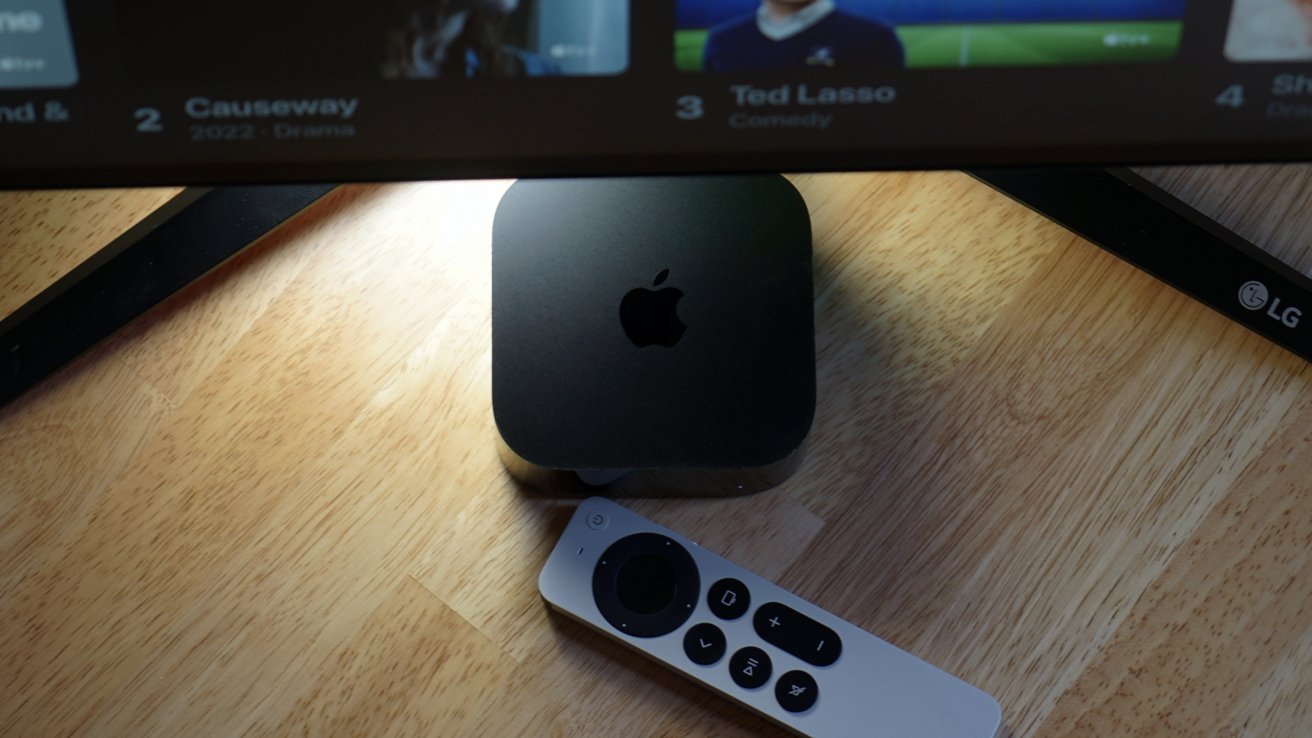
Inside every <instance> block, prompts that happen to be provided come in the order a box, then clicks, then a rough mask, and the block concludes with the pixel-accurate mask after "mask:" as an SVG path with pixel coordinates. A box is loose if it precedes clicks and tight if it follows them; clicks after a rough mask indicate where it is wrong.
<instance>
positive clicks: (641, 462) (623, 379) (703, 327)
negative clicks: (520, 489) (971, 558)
mask: <svg viewBox="0 0 1312 738" xmlns="http://www.w3.org/2000/svg"><path fill="white" fill-rule="evenodd" d="M492 405H493V412H494V414H495V416H496V424H497V428H498V430H499V431H500V436H501V441H502V443H501V452H502V458H503V459H504V460H505V462H506V465H507V467H508V468H509V469H510V471H511V473H512V474H513V475H514V476H516V477H517V478H518V479H520V480H521V481H523V482H525V483H527V484H529V485H531V486H534V487H536V488H538V489H541V490H543V491H547V492H551V493H563V494H596V493H597V491H598V488H599V487H604V488H605V491H607V492H610V493H613V494H618V495H731V494H742V493H747V492H755V491H759V490H763V489H766V488H769V487H772V486H775V485H776V484H778V483H779V482H781V481H783V480H784V479H786V478H787V477H788V475H789V474H791V473H792V471H793V470H794V469H795V468H796V466H797V464H798V462H799V461H800V459H801V453H802V448H803V445H804V442H805V440H806V437H807V434H808V432H809V431H810V428H811V420H812V417H813V416H814V414H815V327H814V310H813V303H812V286H811V222H810V218H809V217H808V215H807V209H806V204H805V203H804V202H803V201H802V198H801V196H800V195H799V194H798V193H797V190H795V189H794V188H793V186H792V185H791V184H790V183H789V182H788V181H787V180H786V179H784V178H783V177H780V176H778V175H752V176H704V177H641V178H618V179H572V180H524V181H520V182H517V183H516V184H514V185H513V186H511V188H510V189H509V190H508V191H507V192H506V194H505V197H504V198H503V199H502V200H501V204H500V206H499V207H498V208H497V213H496V219H495V222H494V225H493V231H492Z"/></svg>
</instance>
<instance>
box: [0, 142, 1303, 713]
mask: <svg viewBox="0 0 1312 738" xmlns="http://www.w3.org/2000/svg"><path fill="white" fill-rule="evenodd" d="M1205 174H1206V173H1204V175H1205ZM1204 175H1196V174H1194V173H1190V172H1185V173H1179V174H1172V173H1164V174H1162V176H1163V177H1165V178H1166V179H1167V180H1169V179H1170V178H1171V177H1178V178H1179V182H1182V183H1183V182H1192V181H1195V180H1194V178H1195V177H1202V179H1207V177H1206V176H1204ZM1229 176H1231V173H1227V175H1226V177H1229ZM1240 179H1241V180H1242V182H1243V184H1242V185H1240V186H1232V185H1231V184H1225V185H1216V186H1212V185H1207V186H1206V187H1204V190H1205V191H1207V192H1211V193H1213V194H1212V195H1209V197H1212V196H1215V194H1216V193H1220V192H1223V191H1226V192H1229V193H1230V194H1227V195H1226V199H1225V201H1224V203H1223V204H1221V205H1218V206H1217V207H1220V208H1221V209H1222V211H1224V212H1226V213H1229V215H1228V216H1227V217H1230V218H1232V219H1234V220H1233V222H1235V223H1236V224H1238V226H1239V227H1243V228H1249V227H1252V228H1254V230H1252V231H1251V232H1249V233H1247V234H1246V235H1248V236H1249V237H1250V238H1254V239H1256V240H1259V241H1263V239H1264V238H1266V235H1264V234H1267V235H1269V234H1276V235H1277V236H1281V237H1283V238H1285V241H1282V242H1281V243H1283V244H1285V245H1288V244H1290V243H1294V242H1297V241H1298V240H1299V238H1294V237H1290V234H1299V233H1303V232H1304V229H1306V228H1308V227H1309V223H1310V222H1312V215H1309V214H1306V213H1304V212H1303V211H1302V210H1301V209H1289V208H1286V209H1284V210H1282V209H1280V207H1279V206H1273V205H1271V203H1272V202H1273V201H1280V202H1283V201H1284V200H1281V198H1285V197H1286V196H1287V195H1288V193H1291V192H1299V191H1301V190H1300V189H1299V188H1300V187H1306V186H1308V183H1309V182H1312V171H1310V170H1309V169H1307V168H1304V167H1300V168H1296V169H1290V170H1271V169H1251V170H1243V172H1242V176H1241V177H1240ZM1163 181H1165V180H1163ZM1200 181H1201V180H1200ZM1220 181H1223V182H1233V181H1236V180H1231V179H1228V178H1225V177H1223V178H1222V179H1221V180H1220ZM795 182H796V183H797V185H798V187H799V189H800V190H801V191H802V192H803V194H804V195H805V197H806V199H807V202H808V204H809V206H810V209H811V211H812V215H813V218H814V221H815V233H816V266H817V330H818V337H819V340H818V350H819V353H818V367H817V368H818V373H819V377H820V388H819V391H820V406H819V408H818V410H817V419H816V425H815V428H814V431H813V437H812V442H811V447H810V449H809V453H808V457H807V460H806V463H805V464H804V466H803V469H802V470H801V471H800V472H799V474H798V475H797V476H796V477H794V478H793V479H791V480H789V481H788V482H787V483H786V484H785V485H783V486H782V487H780V488H778V489H776V490H772V491H770V492H767V493H763V494H761V495H756V496H753V497H747V498H741V499H728V500H687V499H665V500H639V501H630V502H629V503H628V504H631V505H632V506H633V507H634V508H635V509H637V510H639V511H640V512H642V513H643V514H646V515H648V516H650V517H652V518H653V519H655V520H657V521H659V522H662V523H664V524H667V525H670V526H671V527H674V528H676V529H678V530H680V531H682V532H684V533H685V534H687V535H688V536H690V537H691V538H693V539H695V540H698V541H700V542H701V543H702V544H703V545H705V546H707V547H708V548H710V549H712V550H716V551H720V552H723V553H726V554H727V555H729V556H730V557H731V558H734V559H735V560H738V561H740V562H741V563H743V564H744V565H747V566H748V567H750V568H753V569H755V570H757V571H760V572H761V573H763V574H765V575H767V576H771V577H777V578H779V579H780V580H781V581H782V582H783V583H784V584H785V585H787V586H791V587H793V588H795V589H797V590H798V591H799V592H800V593H801V594H803V595H804V596H807V597H809V598H811V599H813V600H814V601H815V602H817V604H819V605H821V606H823V607H826V608H828V609H831V610H833V611H836V612H838V613H839V614H841V615H843V616H845V617H848V618H849V619H851V620H853V621H854V622H856V623H858V624H860V625H862V626H864V627H867V628H869V629H870V630H872V631H874V632H876V633H877V634H879V635H881V636H883V637H885V638H887V639H889V640H891V641H893V642H894V643H896V644H898V645H900V646H902V647H904V648H907V649H909V650H911V651H913V652H915V653H917V654H919V655H920V656H922V657H924V658H927V659H929V660H930V661H932V662H934V663H937V664H939V665H941V666H943V667H945V668H947V669H948V670H949V671H952V672H953V673H956V674H958V675H960V676H962V677H963V678H966V679H968V680H970V681H972V682H975V683H978V684H980V685H981V686H984V687H985V688H987V689H989V690H991V691H992V692H994V693H995V694H997V695H998V696H999V698H1000V699H1001V701H1002V704H1003V708H1004V717H1005V727H1006V731H1005V734H1006V735H1012V736H1049V735H1055V736H1076V735H1144V736H1149V735H1163V736H1167V735H1171V736H1173V735H1200V736H1202V735H1208V736H1211V735H1218V734H1222V735H1242V736H1283V735H1303V734H1305V733H1307V732H1308V731H1309V730H1310V729H1312V717H1310V713H1309V701H1308V700H1307V698H1306V696H1305V695H1306V694H1308V693H1309V692H1310V691H1312V670H1310V669H1309V663H1312V662H1310V659H1312V646H1309V644H1312V635H1310V634H1312V616H1309V615H1308V613H1310V612H1312V589H1310V588H1309V585H1307V584H1306V582H1304V581H1303V580H1304V579H1306V576H1305V575H1306V572H1307V570H1308V566H1309V563H1310V560H1309V558H1308V557H1309V554H1308V553H1307V551H1309V550H1310V548H1312V547H1309V545H1308V544H1309V543H1310V542H1312V528H1309V526H1312V522H1310V521H1312V517H1309V516H1308V515H1307V514H1306V508H1307V503H1308V500H1307V499H1305V498H1307V496H1308V495H1309V494H1312V481H1309V480H1312V467H1309V463H1312V462H1309V459H1312V454H1309V451H1310V450H1312V436H1310V435H1309V434H1308V432H1307V428H1309V427H1312V386H1310V381H1312V377H1310V376H1309V370H1308V369H1307V366H1306V365H1305V363H1304V362H1302V361H1301V360H1298V359H1296V358H1294V357H1293V356H1291V355H1290V354H1288V353H1286V352H1284V351H1283V350H1281V349H1278V348H1275V347H1273V346H1272V345H1271V344H1269V343H1267V342H1266V341H1265V340H1263V339H1261V338H1259V337H1257V336H1254V335H1252V334H1250V333H1248V332H1247V331H1245V330H1243V329H1242V328H1239V327H1237V326H1235V325H1233V324H1231V323H1229V322H1228V321H1227V320H1226V319H1224V318H1222V317H1220V316H1218V315H1216V314H1214V313H1212V312H1211V311H1209V310H1207V309H1206V308H1203V307H1202V306H1200V305H1198V304H1196V303H1194V302H1192V301H1191V300H1189V299H1188V298H1185V297H1183V296H1181V295H1179V294H1178V293H1175V292H1174V291H1173V290H1171V289H1169V288H1167V287H1165V286H1163V285H1161V284H1160V283H1158V282H1156V281H1155V280H1153V279H1152V278H1150V277H1147V276H1145V275H1143V274H1141V273H1139V272H1137V271H1136V270H1134V269H1133V268H1131V267H1129V266H1127V265H1125V264H1123V263H1121V262H1119V261H1117V260H1116V259H1114V258H1112V257H1110V256H1109V255H1107V254H1105V253H1103V252H1101V251H1100V250H1098V249H1095V248H1093V247H1092V246H1090V245H1089V244H1086V243H1083V242H1081V241H1079V240H1078V239H1075V238H1074V237H1072V236H1070V235H1069V234H1068V233H1066V232H1065V231H1063V230H1061V229H1060V228H1057V227H1056V226H1054V225H1052V224H1051V223H1048V222H1046V221H1045V220H1043V219H1042V218H1040V217H1038V216H1036V215H1034V214H1033V213H1030V212H1029V211H1027V210H1025V209H1024V208H1021V207H1020V206H1017V205H1015V204H1014V203H1011V202H1010V201H1008V200H1006V199H1005V198H1003V197H1001V196H999V195H997V194H996V193H994V192H993V191H991V190H990V189H988V188H986V187H984V186H982V185H979V184H977V183H975V182H974V181H972V180H970V179H969V178H967V177H965V176H964V175H960V174H951V173H944V174H878V175H868V174H861V175H855V174H854V175H832V176H830V175H826V176H805V177H797V178H795ZM506 184H507V183H505V182H478V183H435V184H410V185H389V186H353V187H348V188H344V189H343V190H342V191H340V192H338V193H336V194H334V195H333V196H331V197H330V198H329V199H328V200H326V201H325V202H323V203H320V204H319V205H318V206H316V207H315V208H312V209H311V210H310V211H309V212H307V213H306V214H305V215H304V216H303V217H302V218H301V219H299V220H298V221H297V222H296V223H294V224H292V225H291V227H289V228H287V229H286V230H284V231H282V232H280V233H279V234H277V235H275V236H274V237H273V238H271V239H268V240H266V241H265V242H263V243H261V244H260V245H258V246H256V247H254V248H253V249H252V250H250V251H249V252H248V253H247V254H245V255H244V256H242V257H241V258H239V259H237V260H236V261H234V262H233V263H231V264H229V265H227V266H226V267H224V268H222V269H220V270H219V271H218V272H217V273H216V274H214V275H211V276H210V277H207V278H205V279H203V280H201V281H199V282H198V283H196V284H194V285H192V286H191V287H189V288H188V289H186V290H184V291H183V292H182V293H180V294H179V295H177V296H175V297H174V298H173V299H172V300H170V301H169V302H168V303H166V304H165V305H163V306H161V309H159V310H157V311H155V312H154V313H152V314H150V315H148V316H146V317H145V318H144V319H143V320H141V321H138V322H137V323H136V324H134V325H133V326H131V327H129V328H128V329H127V330H125V331H122V332H121V333H120V334H119V335H117V336H115V337H114V338H113V339H111V341H109V342H107V343H106V344H105V345H103V346H102V347H100V348H98V349H96V350H94V351H93V352H91V353H90V354H88V355H87V356H86V357H84V358H83V359H81V360H79V361H77V362H75V363H74V364H73V365H71V366H69V367H67V368H65V369H64V370H62V371H61V372H59V373H57V374H56V376H54V377H52V378H51V379H50V380H48V381H47V382H45V383H43V384H42V385H40V386H39V387H37V388H36V389H35V390H33V391H32V392H31V393H29V394H28V395H26V396H25V397H24V398H22V399H20V400H19V401H18V402H16V403H14V404H12V405H10V406H9V407H7V408H4V409H2V410H0V469H2V470H3V473H0V557H2V558H0V561H2V562H3V564H4V566H3V567H2V568H0V635H2V636H3V637H2V638H0V685H3V687H4V688H3V690H0V731H3V732H4V733H5V734H12V735H41V736H46V735H80V734H94V735H134V736H135V735H178V734H204V735H235V734H280V735H282V734H305V735H325V734H359V735H376V734H386V735H435V734H437V735H452V736H489V735H496V736H502V735H505V736H511V735H526V736H527V735H531V736H544V735H550V736H585V735H597V736H612V735H661V736H666V735H670V736H672V735H679V736H683V735H712V736H748V735H779V734H780V733H779V732H778V731H777V730H775V729H774V728H771V727H769V726H767V725H765V724H764V723H763V722H762V721H760V720H759V719H758V718H755V717H753V716H751V715H749V714H747V713H746V712H745V711H743V710H741V709H738V708H736V707H735V706H733V705H731V704H729V703H728V702H726V701H724V700H721V699H719V698H716V697H714V696H712V695H709V694H707V693H706V692H705V691H704V690H701V689H699V688H697V687H696V686H695V685H692V684H691V683H689V682H687V681H686V680H683V679H682V678H681V677H679V676H678V675H676V674H674V673H672V672H668V671H666V670H664V669H662V668H660V667H658V666H656V665H654V664H651V663H650V662H647V661H646V660H644V659H642V658H640V657H639V656H637V655H635V654H633V653H631V652H629V651H627V650H625V649H623V648H621V647H619V646H617V645H615V644H613V643H611V642H608V641H606V640H605V639H603V638H600V637H598V636H596V635H595V634H593V633H592V632H591V631H589V630H587V629H585V628H583V627H582V626H579V625H577V624H575V623H572V622H570V621H568V620H567V619H565V618H563V617H561V616H559V615H557V614H553V613H551V612H550V611H549V610H548V609H547V608H546V607H545V606H544V604H543V603H542V601H541V600H540V598H539V597H538V596H537V593H536V588H535V579H536V576H537V572H538V569H539V568H540V566H541V563H542V561H543V560H544V559H545V556H546V554H547V552H548V551H549V550H550V548H551V546H552V545H553V544H554V542H555V538H556V536H557V535H558V534H559V531H560V530H561V528H562V527H563V525H564V521H565V520H566V519H567V517H568V515H569V512H570V510H571V508H572V505H573V501H570V500H557V499H551V498H548V497H545V496H542V495H540V494H538V493H535V492H532V491H531V490H526V489H523V488H521V487H518V486H517V485H515V484H514V483H513V482H512V481H511V480H510V479H509V477H508V476H507V475H506V473H505V472H504V470H503V469H502V467H501V465H500V462H499V461H498V459H497V456H496V451H495V445H494V443H493V440H494V438H495V425H494V423H493V422H492V418H491V413H490V354H489V341H490V331H489V297H490V285H489V282H488V279H489V273H490V259H489V249H488V245H489V233H490V223H491V217H492V213H493V210H494V208H495V205H496V202H497V199H498V198H499V196H500V194H501V193H502V192H503V191H504V189H505V187H506ZM1172 186H1175V185H1172ZM1180 186H1181V187H1183V186H1184V185H1183V184H1181V185H1180ZM1208 188H1211V189H1208ZM166 194H167V193H163V192H160V191H144V192H108V191H106V192H101V193H40V194H38V195H18V194H10V195H5V196H4V199H3V200H0V202H3V204H4V209H3V211H2V212H0V218H3V219H5V220H3V222H4V223H7V224H8V223H15V224H20V225H19V226H12V225H11V226H9V230H8V231H3V230H0V235H2V234H6V233H7V234H9V235H5V236H3V238H4V239H5V241H4V243H3V244H0V246H2V247H0V254H3V260H0V284H5V285H12V286H14V289H15V290H16V291H15V292H13V293H12V294H14V295H21V294H26V295H30V294H35V292H36V291H39V289H41V287H42V286H43V285H44V284H47V283H48V282H49V281H51V280H53V279H55V278H57V277H58V275H59V274H60V273H61V270H66V269H67V268H70V267H71V265H72V263H75V261H76V260H77V258H80V257H79V256H76V255H77V254H83V253H86V252H87V249H89V248H91V247H90V246H89V245H88V244H89V243H92V242H95V243H97V244H103V243H104V242H107V241H108V240H109V239H110V238H112V237H113V236H114V235H115V233H116V232H118V231H120V230H121V229H122V228H126V227H127V226H128V224H129V223H131V222H132V219H133V217H132V215H133V214H135V215H136V216H139V215H140V214H141V213H143V212H145V211H147V210H148V209H149V208H150V207H153V204H154V203H157V202H159V201H160V200H161V198H162V197H164V196H165V195H166ZM1254 212H1256V213H1261V214H1262V215H1261V217H1255V216H1253V215H1251V213H1254ZM65 213H66V214H65ZM57 214H58V217H56V215H57ZM61 218H67V219H72V220H71V221H70V222H72V221H77V222H80V223H82V225H79V226H77V227H76V228H73V227H71V226H70V227H65V228H63V230H60V228H61V226H58V225H51V224H53V223H55V222H56V221H59V220H60V219H61ZM78 219H82V220H80V221H79V220H78ZM1268 220H1270V221H1272V222H1273V224H1272V225H1266V222H1267V221H1268ZM25 222H27V223H34V224H38V225H36V226H34V231H33V232H36V231H40V232H41V233H43V234H45V236H43V237H42V238H37V239H33V238H29V237H26V236H25V237H24V239H23V240H18V239H16V238H15V236H14V233H16V232H17V231H15V230H14V228H15V227H17V228H18V229H19V231H22V226H21V224H22V223H25ZM1245 224H1247V225H1245ZM1258 226H1262V227H1263V228H1266V230H1260V229H1258ZM23 232H24V233H25V232H26V231H23ZM88 233H93V234H94V237H92V238H90V240H88ZM43 239H45V240H43ZM1271 243H1273V244H1275V245H1274V246H1273V247H1274V248H1283V246H1281V243H1276V242H1275V241H1272V242H1271ZM79 249H81V250H79ZM1288 253H1294V252H1292V251H1291V252H1288ZM1294 258H1301V257H1294ZM33 265H36V266H33ZM9 294H10V292H8V291H7V292H6V296H8V295H9ZM18 302H21V300H20V299H19V298H18V297H13V298H10V302H9V303H5V304H6V305H9V307H8V309H12V307H13V305H16V304H18Z"/></svg>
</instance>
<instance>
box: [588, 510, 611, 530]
mask: <svg viewBox="0 0 1312 738" xmlns="http://www.w3.org/2000/svg"><path fill="white" fill-rule="evenodd" d="M608 525H610V518H608V517H606V513H604V512H591V513H588V527H589V528H591V529H593V530H606V526H608Z"/></svg>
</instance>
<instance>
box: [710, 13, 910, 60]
mask: <svg viewBox="0 0 1312 738" xmlns="http://www.w3.org/2000/svg"><path fill="white" fill-rule="evenodd" d="M903 66H906V51H905V49H903V47H902V41H901V40H900V39H899V38H898V37H897V34H896V33H894V32H893V29H892V28H890V27H889V26H886V25H884V24H883V23H880V22H878V21H875V20H871V19H869V18H864V17H862V16H858V15H855V14H853V13H847V12H844V11H842V10H839V9H838V8H837V7H836V6H835V5H834V0H762V2H761V7H760V8H758V9H757V11H756V13H755V14H754V15H750V16H747V17H745V18H737V19H734V20H730V21H727V22H725V23H721V24H720V25H717V26H715V27H714V28H712V29H711V31H710V34H709V35H708V36H707V38H706V47H705V49H704V51H703V53H702V69H703V70H704V71H707V72H767V71H796V70H800V69H812V68H833V69H887V68H900V67H903Z"/></svg>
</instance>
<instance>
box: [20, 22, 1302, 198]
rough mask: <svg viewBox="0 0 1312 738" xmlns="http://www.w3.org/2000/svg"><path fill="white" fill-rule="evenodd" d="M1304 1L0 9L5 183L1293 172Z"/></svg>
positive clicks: (1298, 153) (1297, 155) (1298, 143)
mask: <svg viewBox="0 0 1312 738" xmlns="http://www.w3.org/2000/svg"><path fill="white" fill-rule="evenodd" d="M1309 122H1312V2H1309V0H1235V1H1234V2H1233V3H1224V2H1202V1H1201V0H643V1H642V2H636V1H634V2H630V0H376V1H375V2H371V3H358V2H351V1H348V0H319V1H318V2H314V3H305V2H269V1H268V0H263V1H261V2H257V1H256V0H230V1H229V2H224V3H179V2H166V1H165V0H131V1H129V0H0V186H4V187H24V186H36V185H120V184H154V183H170V184H177V183H184V184H185V183H221V182H257V181H310V180H316V181H332V180H365V179H401V178H441V177H467V176H526V175H544V176H545V175H577V174H624V173H653V172H707V171H745V170H752V171H778V170H834V169H879V168H948V167H951V168H960V167H975V166H987V165H1010V164H1077V163H1080V164H1083V163H1089V164H1110V163H1168V162H1200V161H1264V160H1283V161H1288V160H1305V159H1308V158H1309V157H1310V156H1312V128H1309Z"/></svg>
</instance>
